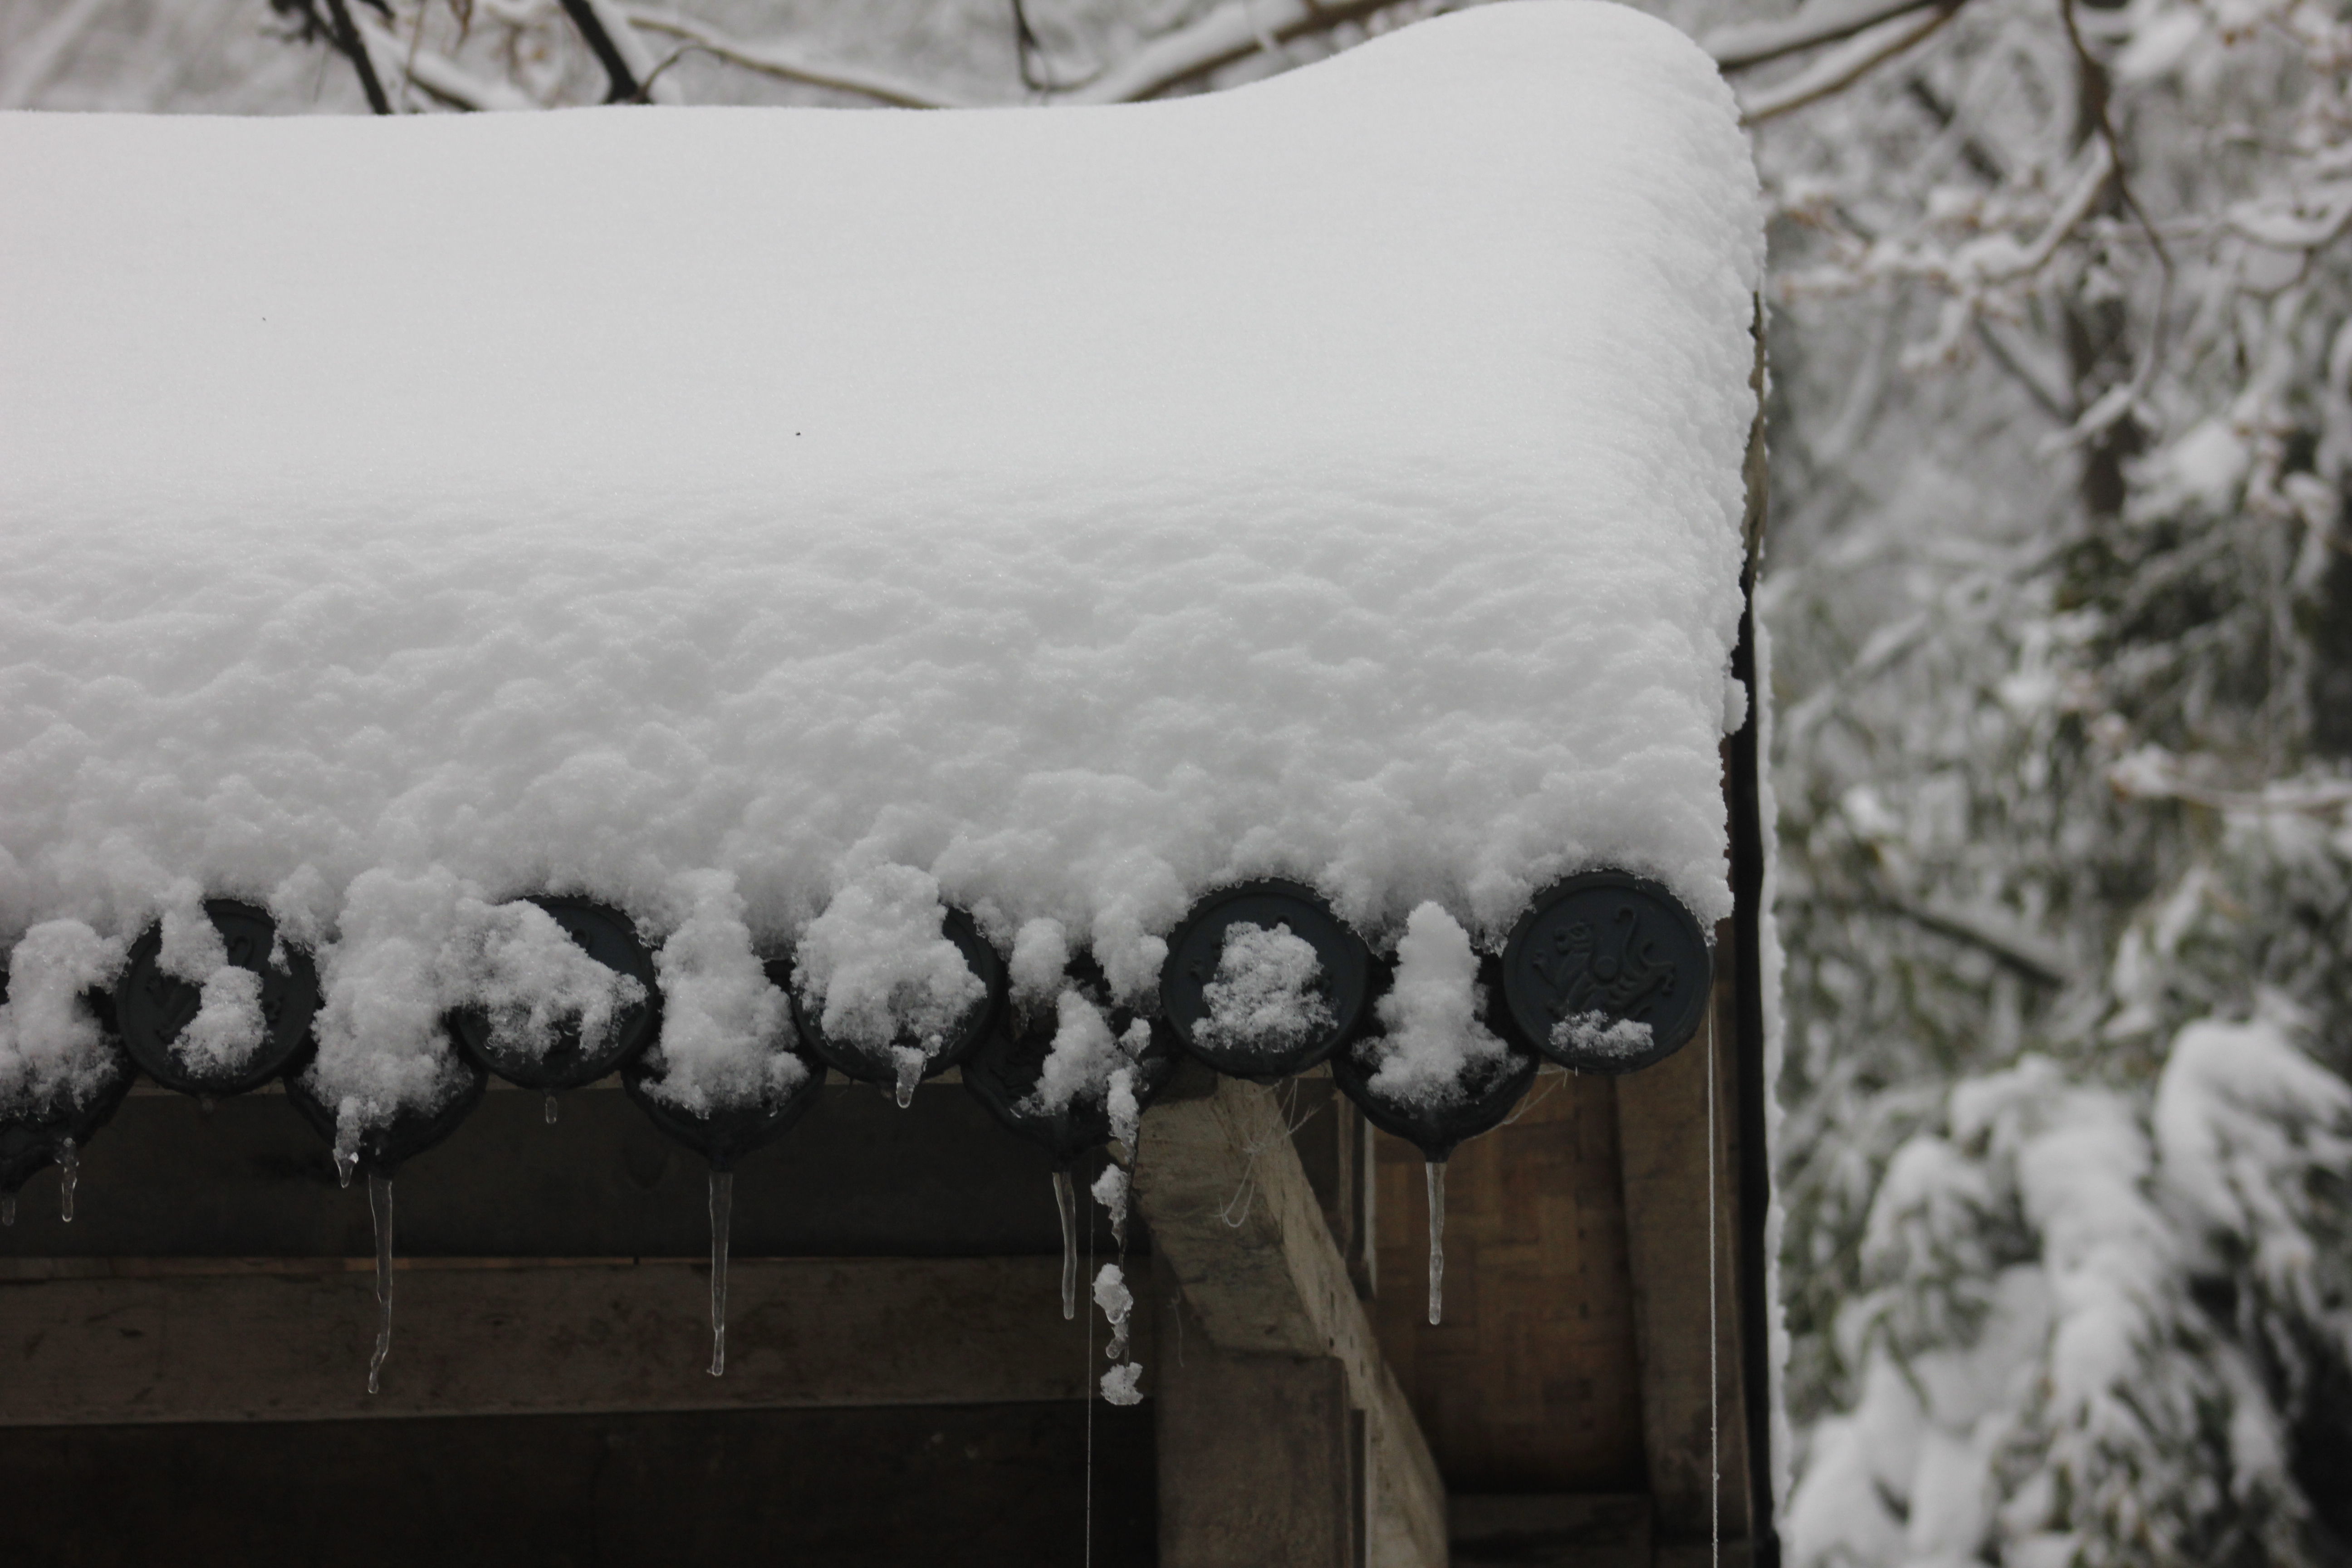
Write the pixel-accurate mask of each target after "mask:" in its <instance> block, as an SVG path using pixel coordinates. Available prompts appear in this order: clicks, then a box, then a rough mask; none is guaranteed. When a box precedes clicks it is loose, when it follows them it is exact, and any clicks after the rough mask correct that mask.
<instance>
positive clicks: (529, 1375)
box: [0, 1258, 1151, 1426]
mask: <svg viewBox="0 0 2352 1568" xmlns="http://www.w3.org/2000/svg"><path fill="white" fill-rule="evenodd" d="M61 1261H62V1260H61ZM518 1261H520V1260H518ZM214 1267H215V1269H216V1270H218V1271H215V1272H211V1273H202V1274H198V1273H190V1272H185V1271H184V1270H185V1268H187V1260H173V1261H172V1262H171V1263H165V1264H161V1266H158V1267H153V1268H142V1267H141V1266H140V1265H139V1264H138V1263H136V1262H130V1261H126V1262H125V1263H124V1264H123V1265H121V1266H119V1267H114V1266H103V1265H100V1264H98V1263H96V1262H94V1261H92V1260H81V1259H77V1260H73V1262H72V1264H71V1265H70V1266H68V1267H64V1268H57V1269H54V1270H53V1271H52V1272H53V1273H54V1274H55V1275H56V1276H58V1277H53V1278H49V1279H29V1278H26V1276H27V1275H30V1274H33V1273H35V1272H37V1269H36V1268H34V1267H32V1266H31V1265H30V1264H29V1262H27V1261H19V1262H18V1263H17V1264H16V1267H15V1268H13V1269H12V1270H11V1273H12V1274H13V1275H14V1276H15V1278H12V1279H7V1280H5V1281H0V1366H5V1373H0V1425H5V1426H41V1425H68V1424H74V1423H84V1422H126V1421H131V1422H137V1421H243V1420H258V1421H270V1420H316V1419H328V1418H337V1417H346V1416H352V1417H358V1416H382V1415H507V1414H525V1413H529V1414H555V1413H567V1412H600V1411H632V1410H648V1411H650V1410H710V1409H726V1408H745V1407H793V1406H850V1405H961V1404H987V1403H1007V1402H1016V1401H1027V1400H1045V1399H1076V1398H1080V1397H1082V1396H1083V1395H1085V1394H1087V1392H1088V1389H1089V1385H1090V1384H1091V1381H1092V1377H1093V1374H1094V1370H1095V1365H1096V1364H1097V1363H1099V1361H1100V1356H1099V1353H1097V1354H1096V1355H1094V1356H1092V1357H1089V1356H1088V1354H1087V1324H1086V1323H1085V1322H1083V1321H1075V1322H1065V1321H1063V1319H1062V1314H1061V1308H1060V1302H1059V1291H1060V1265H1059V1263H1058V1261H1057V1260H1055V1259H1053V1258H840V1259H791V1260H781V1261H780V1260H751V1259H743V1260H739V1261H738V1262H737V1263H736V1264H735V1266H734V1268H733V1270H732V1271H731V1275H730V1296H731V1308H732V1310H731V1311H730V1321H729V1326H728V1365H727V1375H726V1376H724V1377H719V1378H714V1377H711V1376H709V1374H708V1373H707V1372H706V1371H705V1370H704V1369H705V1367H706V1365H707V1363H708V1362H709V1322H708V1318H707V1313H708V1310H709V1270H708V1269H707V1268H704V1267H701V1266H698V1265H696V1264H692V1263H688V1262H683V1261H677V1262H644V1263H629V1262H621V1263H611V1262H597V1263H582V1264H573V1265H568V1266H567V1265H562V1264H558V1265H554V1266H549V1265H546V1264H544V1263H541V1262H540V1261H539V1260H528V1261H527V1262H522V1263H521V1266H519V1267H482V1266H478V1265H477V1266H471V1267H463V1266H461V1267H437V1268H436V1267H421V1268H403V1269H401V1270H400V1271H399V1273H398V1276H397V1288H396V1294H395V1312H394V1337H393V1347H392V1359H391V1360H390V1362H389V1363H386V1365H385V1368H384V1374H383V1393H382V1394H378V1395H376V1396H374V1397H373V1398H371V1397H370V1396H369V1395H368V1394H367V1393H366V1373H367V1359H368V1351H369V1347H370V1345H371V1343H372V1342H373V1335H374V1328H375V1301H374V1291H373V1277H372V1275H370V1274H369V1273H367V1272H365V1271H364V1269H363V1268H362V1267H360V1266H354V1267H352V1268H345V1267H344V1266H343V1265H342V1263H341V1261H340V1260H337V1261H335V1262H332V1263H331V1264H329V1265H328V1266H326V1267H323V1268H322V1267H319V1266H316V1265H310V1266H305V1265H302V1264H300V1263H299V1262H297V1261H295V1260H289V1259H270V1260H268V1261H267V1262H266V1263H262V1264H259V1265H257V1266H253V1267H247V1268H238V1267H237V1266H236V1265H235V1264H234V1263H227V1262H225V1263H221V1264H215V1266H214ZM100 1268H106V1269H107V1273H108V1275H109V1277H104V1278H92V1277H90V1276H91V1275H92V1274H93V1273H96V1272H97V1271H98V1270H99V1269H100ZM74 1275H79V1276H80V1277H79V1278H76V1277H72V1276H74ZM142 1275H143V1276H144V1277H140V1276H142ZM1150 1306H1151V1303H1150V1301H1149V1300H1141V1301H1139V1302H1138V1303H1137V1310H1138V1311H1139V1313H1140V1314H1142V1317H1141V1319H1140V1320H1139V1323H1138V1326H1137V1331H1138V1333H1139V1334H1144V1335H1148V1334H1149V1333H1150ZM1097 1332H1098V1331H1097Z"/></svg>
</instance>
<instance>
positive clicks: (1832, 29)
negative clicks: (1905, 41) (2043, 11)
mask: <svg viewBox="0 0 2352 1568" xmlns="http://www.w3.org/2000/svg"><path fill="white" fill-rule="evenodd" d="M1956 3H1957V0H1813V3H1812V4H1811V5H1807V6H1806V7H1804V9H1802V10H1801V11H1799V12H1798V13H1797V14H1796V15H1795V16H1786V17H1782V18H1780V20H1778V21H1771V22H1738V23H1734V24H1733V25H1732V26H1728V27H1717V29H1715V31H1713V32H1711V33H1709V34H1708V35H1707V36H1706V37H1704V38H1701V39H1700V40H1699V47H1702V48H1704V49H1705V50H1706V52H1707V53H1708V54H1710V55H1713V56H1714V57H1715V63H1716V64H1717V66H1719V67H1721V68H1723V69H1724V70H1725V71H1726V72H1730V71H1737V70H1746V69H1747V68H1748V67H1750V66H1760V65H1763V64H1765V63H1766V62H1767V61H1769V60H1777V59H1781V58H1786V57H1787V56H1790V55H1796V54H1802V53H1803V52H1804V51H1805V50H1807V49H1812V48H1819V47H1821V46H1822V45H1823V44H1834V43H1837V42H1838V41H1840V40H1841V39H1844V38H1851V37H1853V36H1854V35H1855V34H1856V33H1861V32H1866V31H1868V30H1869V29H1870V28H1872V27H1875V26H1878V25H1879V24H1880V23H1882V22H1891V21H1893V20H1894V19H1895V17H1897V16H1909V15H1910V14H1911V13H1912V12H1914V11H1924V10H1927V8H1928V7H1930V6H1932V5H1950V4H1956Z"/></svg>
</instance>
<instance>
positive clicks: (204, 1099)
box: [196, 1094, 220, 1117]
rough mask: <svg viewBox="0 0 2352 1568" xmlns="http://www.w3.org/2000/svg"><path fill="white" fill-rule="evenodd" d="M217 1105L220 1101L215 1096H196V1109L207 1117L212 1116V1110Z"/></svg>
mask: <svg viewBox="0 0 2352 1568" xmlns="http://www.w3.org/2000/svg"><path fill="white" fill-rule="evenodd" d="M219 1104H220V1100H219V1098H218V1097H217V1096H215V1095H209V1094H200V1095H198V1096H196V1109H197V1110H200V1111H202V1112H203V1113H204V1114H205V1116H207V1117H209V1116H211V1115H212V1113H213V1110H214V1108H215V1106H217V1105H219Z"/></svg>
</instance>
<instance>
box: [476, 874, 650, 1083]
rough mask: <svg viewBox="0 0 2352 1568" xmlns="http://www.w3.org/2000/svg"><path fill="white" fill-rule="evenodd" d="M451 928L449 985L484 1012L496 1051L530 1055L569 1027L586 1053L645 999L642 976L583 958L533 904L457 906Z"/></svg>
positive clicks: (536, 1055) (540, 1053)
mask: <svg viewBox="0 0 2352 1568" xmlns="http://www.w3.org/2000/svg"><path fill="white" fill-rule="evenodd" d="M457 932H458V934H457V942H455V943H454V944H453V950H452V951H451V952H448V953H447V954H446V955H445V957H444V960H443V962H444V964H445V965H446V966H448V967H449V968H450V969H451V970H452V971H453V973H452V974H451V977H450V979H451V990H452V992H453V994H457V995H459V996H462V997H463V998H465V1000H466V1003H467V1005H472V1006H476V1007H478V1008H480V1009H481V1010H482V1012H483V1013H484V1014H485V1015H487V1016H488V1019H489V1025H490V1043H491V1045H492V1046H493V1047H495V1048H496V1049H497V1050H498V1051H499V1053H500V1054H501V1055H506V1056H520V1057H523V1058H529V1059H531V1060H534V1061H536V1060H539V1059H541V1058H544V1057H545V1056H546V1055H547V1053H548V1052H550V1051H551V1050H553V1049H554V1048H555V1047H556V1044H557V1042H558V1041H559V1040H561V1039H562V1037H563V1036H564V1034H565V1033H566V1032H568V1031H576V1032H577V1033H578V1035H579V1037H580V1048H581V1050H582V1051H583V1054H586V1055H589V1056H593V1055H595V1054H596V1053H597V1052H599V1051H601V1050H603V1049H604V1047H605V1046H606V1045H607V1044H608V1043H609V1042H610V1041H611V1039H612V1037H613V1031H614V1027H615V1026H617V1024H618V1023H619V1020H620V1015H621V1013H622V1011H623V1010H624V1009H625V1008H627V1007H630V1006H632V1005H635V1004H636V1003H639V1002H642V1001H644V1000H645V997H646V987H645V984H644V982H642V981H640V980H638V979H637V978H636V977H635V976H634V975H628V974H621V973H616V972H614V971H613V970H611V969H608V968H606V967H605V966H604V964H602V963H598V962H597V961H596V960H595V959H593V958H592V957H590V956H589V954H588V950H587V949H586V948H584V947H582V946H581V945H580V944H579V943H578V942H574V941H572V933H571V932H569V931H565V930H564V929H563V927H562V926H561V925H559V924H557V923H556V920H555V917H554V916H553V915H551V914H549V913H548V912H547V911H546V910H542V909H541V908H540V907H539V906H538V905H537V904H528V903H522V902H520V901H518V902H515V903H510V904H501V905H499V906H498V907H496V908H490V907H488V906H482V907H478V908H477V907H468V906H461V908H460V911H459V921H458V926H457Z"/></svg>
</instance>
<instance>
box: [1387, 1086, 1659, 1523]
mask: <svg viewBox="0 0 2352 1568" xmlns="http://www.w3.org/2000/svg"><path fill="white" fill-rule="evenodd" d="M1378 1160H1379V1171H1380V1178H1381V1196H1380V1215H1381V1243H1380V1245H1381V1279H1382V1280H1384V1281H1385V1282H1386V1289H1384V1290H1383V1291H1382V1293H1381V1298H1380V1300H1379V1302H1378V1304H1377V1306H1376V1308H1375V1310H1374V1320H1375V1322H1376V1324H1377V1326H1378V1328H1379V1330H1380V1335H1381V1346H1382V1348H1383V1349H1384V1350H1385V1351H1386V1352H1387V1353H1388V1360H1389V1364H1390V1365H1391V1367H1393V1368H1395V1370H1396V1374H1397V1379H1398V1381H1399V1382H1400V1383H1402V1384H1403V1385H1404V1389H1405V1393H1406V1395H1407V1396H1408V1397H1409V1398H1411V1399H1412V1407H1413V1411H1414V1413H1415V1414H1416V1415H1418V1416H1419V1417H1420V1419H1421V1428H1422V1431H1423V1433H1425V1434H1426V1435H1427V1436H1428V1438H1429V1445H1430V1447H1431V1448H1432V1449H1433V1451H1434V1452H1435V1453H1436V1455H1437V1460H1438V1464H1439V1465H1440V1466H1441V1467H1442V1468H1443V1469H1444V1474H1445V1479H1446V1485H1447V1487H1448V1489H1455V1490H1467V1491H1471V1492H1477V1493H1530V1494H1544V1495H1559V1494H1570V1493H1572V1494H1578V1495H1593V1494H1618V1493H1626V1492H1635V1491H1639V1490H1640V1489H1642V1488H1643V1486H1644V1485H1645V1484H1646V1479H1645V1469H1644V1466H1643V1458H1642V1389H1641V1376H1640V1367H1639V1365H1638V1363H1637V1361H1636V1359H1635V1353H1634V1332H1633V1283H1632V1279H1631V1277H1630V1276H1629V1274H1628V1272H1627V1268H1626V1250H1625V1248H1626V1238H1625V1213H1624V1205H1623V1203H1622V1199H1621V1198H1620V1196H1619V1171H1618V1155H1617V1104H1616V1099H1615V1096H1614V1095H1613V1093H1612V1090H1611V1089H1610V1084H1609V1080H1608V1079H1602V1078H1593V1077H1576V1076H1572V1075H1570V1074H1566V1073H1547V1074H1545V1075H1544V1076H1543V1077H1541V1078H1539V1079H1537V1080H1536V1085H1535V1088H1534V1089H1532V1090H1530V1091H1529V1093H1528V1099H1527V1100H1525V1101H1524V1102H1523V1103H1522V1104H1521V1106H1520V1109H1519V1112H1518V1114H1517V1118H1516V1119H1515V1120H1514V1121H1511V1122H1510V1123H1509V1124H1508V1125H1507V1126H1504V1127H1498V1128H1496V1130H1495V1131H1491V1132H1488V1133H1486V1134H1485V1135H1484V1136H1482V1137H1478V1138H1474V1139H1472V1140H1471V1141H1470V1142H1467V1143H1465V1144H1464V1145H1462V1147H1461V1148H1459V1149H1457V1150H1455V1151H1454V1158H1453V1159H1452V1160H1451V1161H1450V1162H1449V1163H1448V1168H1447V1173H1446V1189H1445V1205H1446V1216H1445V1255H1446V1268H1445V1321H1444V1322H1443V1323H1439V1324H1436V1325H1434V1326H1433V1325H1432V1324H1431V1323H1430V1321H1429V1315H1428V1310H1427V1299H1426V1287H1425V1284H1424V1281H1425V1280H1426V1279H1427V1277H1428V1270H1427V1261H1426V1260H1427V1255H1428V1248H1429V1217H1428V1216H1429V1203H1428V1195H1427V1183H1426V1180H1425V1178H1424V1166H1423V1160H1422V1154H1421V1151H1420V1150H1418V1149H1415V1148H1413V1147H1412V1145H1411V1144H1408V1143H1406V1142H1402V1140H1399V1139H1395V1138H1391V1137H1390V1136H1388V1135H1387V1134H1386V1133H1382V1134H1381V1135H1380V1139H1379V1152H1378Z"/></svg>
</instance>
